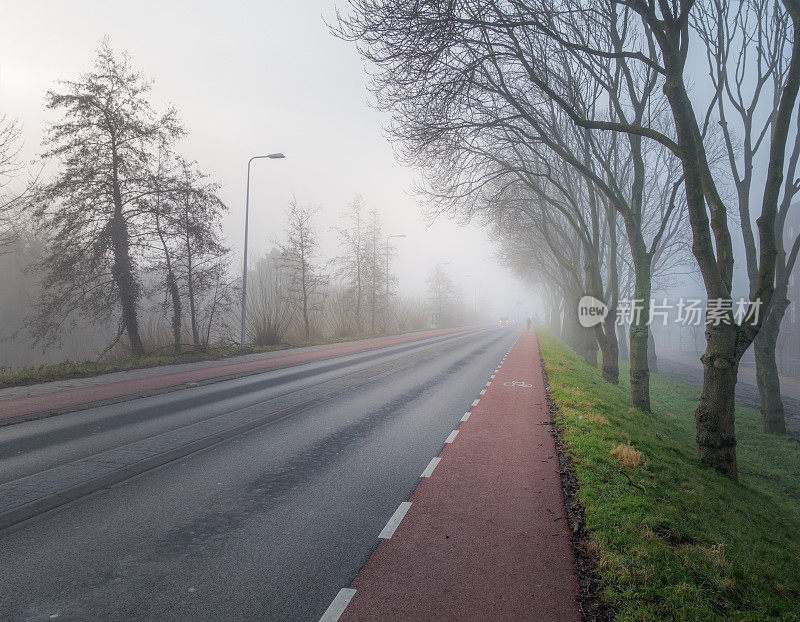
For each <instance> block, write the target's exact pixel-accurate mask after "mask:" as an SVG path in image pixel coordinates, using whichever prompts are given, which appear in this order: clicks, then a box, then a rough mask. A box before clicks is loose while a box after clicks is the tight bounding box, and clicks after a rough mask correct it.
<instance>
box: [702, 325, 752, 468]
mask: <svg viewBox="0 0 800 622" xmlns="http://www.w3.org/2000/svg"><path fill="white" fill-rule="evenodd" d="M737 333H738V327H737V326H735V325H729V324H719V325H717V326H714V325H711V324H709V325H707V326H706V342H707V346H706V351H705V354H703V356H702V357H701V358H700V360H701V361H702V363H703V391H702V393H701V395H700V404H699V406H698V407H697V410H696V411H695V423H696V427H697V448H698V454H699V456H700V460H701V461H702V462H703V463H704V464H706V465H707V466H710V467H711V468H713V469H715V470H717V471H719V472H720V473H723V474H724V475H727V476H728V477H730V478H731V479H734V480H736V479H737V478H738V469H737V465H736V434H735V431H734V414H735V403H736V397H735V396H736V377H737V374H738V373H739V358H740V356H739V353H738V352H737V347H736V344H737V342H738V341H739V339H738V336H737ZM742 351H743V350H742Z"/></svg>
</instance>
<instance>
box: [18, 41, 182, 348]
mask: <svg viewBox="0 0 800 622" xmlns="http://www.w3.org/2000/svg"><path fill="white" fill-rule="evenodd" d="M62 85H63V87H64V91H63V92H60V93H58V92H53V91H51V92H49V93H48V94H47V107H48V108H49V109H51V110H56V111H62V113H63V117H62V119H61V121H59V122H57V123H55V124H53V125H52V126H51V127H50V128H49V131H48V137H47V139H46V141H45V144H46V145H47V146H48V147H49V150H48V151H47V152H46V153H45V154H44V155H43V158H44V160H45V161H53V162H57V163H58V164H59V165H60V171H59V173H58V174H57V175H56V177H55V178H54V179H53V180H52V181H50V182H49V183H48V184H46V185H45V186H44V187H43V188H42V189H41V191H40V192H39V193H37V197H36V206H35V215H36V217H37V219H38V220H39V221H40V223H41V227H42V229H43V230H44V232H45V233H46V234H47V236H48V238H49V248H48V253H47V255H46V257H45V258H44V259H43V261H42V262H41V263H40V264H39V266H38V267H39V268H40V269H42V270H44V271H45V273H46V276H45V278H44V287H43V290H42V291H43V298H42V299H41V300H40V302H39V303H38V305H37V313H38V315H37V317H36V319H35V320H34V322H33V324H32V327H33V329H34V334H35V335H36V336H37V337H39V338H53V337H54V336H56V335H57V334H58V333H59V331H60V330H61V329H62V327H63V324H64V323H65V322H67V321H68V319H69V318H70V317H72V316H73V315H74V314H78V315H82V316H85V317H88V318H91V319H93V320H107V319H110V318H111V317H114V316H115V315H116V313H117V312H118V313H119V334H120V335H121V334H123V333H124V334H125V335H126V336H127V339H128V341H129V343H130V347H131V349H132V351H133V352H134V353H135V354H141V353H142V352H143V351H144V348H143V346H142V340H141V337H140V335H139V320H138V308H137V307H138V304H139V300H140V297H141V290H140V284H139V280H138V277H137V263H138V262H139V261H140V260H141V253H142V250H143V249H142V248H141V244H140V241H141V238H140V236H141V235H142V234H143V233H144V227H145V223H144V222H143V214H145V213H146V206H145V205H144V203H145V199H146V198H147V197H149V196H150V195H151V194H152V192H153V188H152V187H151V185H150V184H149V175H148V171H147V163H148V162H149V161H150V160H151V158H153V156H154V154H155V153H156V152H157V150H158V149H159V148H164V147H166V146H168V145H169V144H170V143H171V142H172V141H173V140H174V139H175V138H177V137H178V136H180V135H182V134H183V129H182V128H181V126H180V124H179V123H178V121H177V118H176V114H175V111H174V110H172V109H169V110H167V112H166V113H164V114H161V115H159V114H156V113H155V111H154V110H153V108H152V107H151V105H150V104H149V102H148V101H147V99H146V94H147V92H148V91H149V89H150V82H148V81H147V80H145V79H144V78H143V77H142V75H141V74H140V73H138V72H135V71H134V70H133V69H132V68H131V67H130V63H129V60H128V57H127V56H126V55H125V54H123V55H122V56H121V57H120V58H117V57H116V56H115V55H114V52H113V50H112V49H111V46H110V44H109V42H108V40H104V41H103V43H102V45H101V47H100V49H99V51H98V54H97V59H96V62H95V67H94V70H93V71H92V72H90V73H88V74H85V75H83V76H81V77H80V78H79V79H78V80H77V81H67V82H63V83H62ZM117 310H118V311H117Z"/></svg>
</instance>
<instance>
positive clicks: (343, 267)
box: [335, 195, 374, 334]
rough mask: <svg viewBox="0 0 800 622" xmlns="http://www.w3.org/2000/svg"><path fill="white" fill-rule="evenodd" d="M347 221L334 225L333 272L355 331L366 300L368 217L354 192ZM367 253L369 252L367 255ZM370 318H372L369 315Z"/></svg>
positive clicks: (359, 329)
mask: <svg viewBox="0 0 800 622" xmlns="http://www.w3.org/2000/svg"><path fill="white" fill-rule="evenodd" d="M345 219H346V220H347V224H346V225H345V226H343V227H337V228H335V231H336V233H337V235H338V238H339V248H340V249H341V254H340V255H339V256H338V257H337V258H336V275H337V276H338V277H339V278H340V279H341V280H342V281H343V282H344V283H345V284H346V286H347V290H348V294H349V296H350V298H351V300H352V303H353V304H352V315H353V322H354V328H355V333H356V334H361V332H362V330H363V321H364V304H365V302H366V300H367V294H368V291H369V287H368V285H367V280H368V275H369V274H370V262H369V261H368V248H369V245H368V243H367V240H368V235H367V232H368V221H367V214H366V213H365V209H364V199H363V198H361V196H358V195H357V196H355V197H354V198H353V200H352V201H351V202H350V204H349V211H348V212H347V213H346V214H345ZM369 257H371V256H369ZM373 321H374V319H373Z"/></svg>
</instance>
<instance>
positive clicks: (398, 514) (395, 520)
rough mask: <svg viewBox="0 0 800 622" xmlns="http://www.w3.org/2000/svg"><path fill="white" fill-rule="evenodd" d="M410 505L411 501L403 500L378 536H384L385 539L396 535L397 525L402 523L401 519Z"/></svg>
mask: <svg viewBox="0 0 800 622" xmlns="http://www.w3.org/2000/svg"><path fill="white" fill-rule="evenodd" d="M410 507H411V501H403V502H402V503H401V504H400V507H398V508H397V509H396V510H395V511H394V514H392V517H391V518H390V519H389V522H388V523H386V527H384V528H383V531H381V532H380V533H379V534H378V537H379V538H383V539H384V540H388V539H389V538H391V537H392V536H393V535H394V531H395V529H397V527H398V526H399V525H400V521H401V520H403V517H404V516H405V515H406V512H408V508H410Z"/></svg>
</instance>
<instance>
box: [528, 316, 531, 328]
mask: <svg viewBox="0 0 800 622" xmlns="http://www.w3.org/2000/svg"><path fill="white" fill-rule="evenodd" d="M530 329H531V318H528V330H530Z"/></svg>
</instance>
